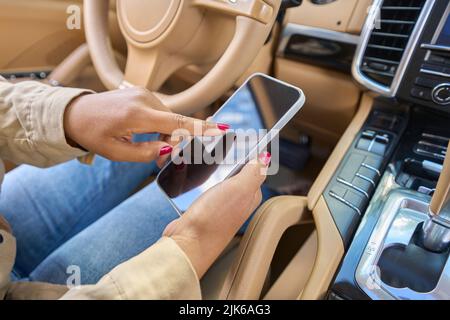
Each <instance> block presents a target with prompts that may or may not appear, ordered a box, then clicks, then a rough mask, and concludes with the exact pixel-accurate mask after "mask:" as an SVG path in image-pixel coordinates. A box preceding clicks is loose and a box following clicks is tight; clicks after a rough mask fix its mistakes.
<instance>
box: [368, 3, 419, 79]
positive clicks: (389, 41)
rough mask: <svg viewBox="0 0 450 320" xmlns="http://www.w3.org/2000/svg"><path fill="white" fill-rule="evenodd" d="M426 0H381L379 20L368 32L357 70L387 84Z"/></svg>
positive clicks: (398, 64)
mask: <svg viewBox="0 0 450 320" xmlns="http://www.w3.org/2000/svg"><path fill="white" fill-rule="evenodd" d="M425 3H426V0H384V1H383V2H382V5H381V6H380V16H379V21H377V22H376V23H375V29H373V31H372V32H371V34H370V36H369V41H368V43H367V46H366V48H365V52H364V55H363V57H362V61H361V64H360V70H361V73H362V74H363V75H364V76H365V77H367V78H369V79H371V80H373V81H375V82H377V83H379V84H381V85H383V86H386V87H390V86H391V85H392V82H393V80H394V77H395V75H396V73H397V70H398V68H399V66H400V64H401V61H402V58H403V56H404V53H405V50H406V48H407V46H408V42H409V39H410V37H411V35H412V33H413V30H414V27H415V25H416V23H417V21H418V20H419V17H420V14H421V12H422V10H423V8H424V5H425Z"/></svg>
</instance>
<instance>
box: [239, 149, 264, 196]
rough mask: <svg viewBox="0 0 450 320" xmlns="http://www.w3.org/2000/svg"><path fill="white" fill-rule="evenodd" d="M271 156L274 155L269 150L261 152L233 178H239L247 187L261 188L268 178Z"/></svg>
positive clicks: (240, 182)
mask: <svg viewBox="0 0 450 320" xmlns="http://www.w3.org/2000/svg"><path fill="white" fill-rule="evenodd" d="M271 158H272V155H271V154H270V153H269V152H263V153H261V154H260V155H259V157H258V158H257V159H254V160H252V161H250V162H249V163H248V164H246V165H245V166H244V168H242V170H241V172H239V174H237V175H236V176H234V177H233V178H232V179H236V180H238V183H239V184H241V185H244V186H246V188H250V189H254V190H257V189H259V188H260V187H261V185H262V184H263V183H264V181H265V180H266V175H267V169H268V167H269V165H270V161H271Z"/></svg>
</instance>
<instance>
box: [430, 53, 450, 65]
mask: <svg viewBox="0 0 450 320" xmlns="http://www.w3.org/2000/svg"><path fill="white" fill-rule="evenodd" d="M427 61H428V62H430V63H435V64H443V65H446V64H449V63H450V62H449V61H450V60H449V59H447V58H445V57H443V56H439V55H436V54H430V56H429V57H428V60H427Z"/></svg>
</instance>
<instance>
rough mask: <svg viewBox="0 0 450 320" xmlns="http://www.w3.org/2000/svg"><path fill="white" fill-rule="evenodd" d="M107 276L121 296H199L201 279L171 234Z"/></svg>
mask: <svg viewBox="0 0 450 320" xmlns="http://www.w3.org/2000/svg"><path fill="white" fill-rule="evenodd" d="M109 277H110V278H111V279H112V281H113V282H114V284H115V285H116V287H117V289H118V291H119V292H121V298H122V299H132V300H134V299H158V300H159V299H168V300H169V299H170V300H172V299H177V300H199V299H201V290H200V281H199V279H198V277H197V274H196V272H195V270H194V267H193V266H192V264H191V262H190V261H189V258H188V257H187V256H186V254H185V253H184V251H183V250H182V249H181V248H180V247H179V246H178V245H177V244H176V242H175V241H174V240H173V239H171V238H162V239H161V240H159V241H158V242H157V243H156V244H154V245H153V246H152V247H150V248H149V249H147V250H145V251H144V252H142V253H141V254H139V255H138V256H136V257H134V258H132V259H131V260H129V261H127V262H125V263H123V264H121V265H119V266H118V267H116V268H115V269H114V270H113V271H111V272H110V274H109Z"/></svg>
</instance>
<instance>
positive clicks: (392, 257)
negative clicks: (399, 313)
mask: <svg viewBox="0 0 450 320" xmlns="http://www.w3.org/2000/svg"><path fill="white" fill-rule="evenodd" d="M422 225H423V224H422V223H421V224H419V225H418V227H417V229H416V232H415V235H414V237H413V239H412V240H411V242H410V243H409V244H408V245H403V244H395V245H392V246H390V247H388V248H385V249H384V251H383V253H382V254H381V257H380V259H379V260H378V267H379V268H380V278H381V281H382V282H383V283H385V284H387V285H389V286H391V287H394V288H398V289H403V288H409V289H411V290H413V291H416V292H418V293H428V292H431V291H433V290H434V289H435V288H436V287H437V285H438V282H439V279H440V277H441V275H442V272H443V270H444V267H445V264H446V262H447V258H448V255H449V253H448V252H444V253H434V252H431V251H428V250H426V249H424V248H422V247H421V246H420V243H419V240H418V239H419V232H420V230H421V228H422ZM419 228H420V229H419Z"/></svg>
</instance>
